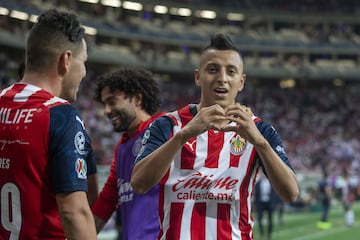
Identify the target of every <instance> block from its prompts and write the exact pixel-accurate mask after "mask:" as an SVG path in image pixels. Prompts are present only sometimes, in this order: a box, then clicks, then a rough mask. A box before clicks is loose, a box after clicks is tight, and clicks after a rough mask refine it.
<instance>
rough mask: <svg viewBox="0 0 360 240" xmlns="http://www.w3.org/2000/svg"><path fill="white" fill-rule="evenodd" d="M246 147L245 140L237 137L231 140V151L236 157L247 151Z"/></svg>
mask: <svg viewBox="0 0 360 240" xmlns="http://www.w3.org/2000/svg"><path fill="white" fill-rule="evenodd" d="M246 145H247V142H246V140H245V138H242V137H240V136H239V135H236V136H235V137H233V138H232V139H231V140H230V151H231V153H232V154H234V155H241V154H242V153H243V152H244V151H245V149H246Z"/></svg>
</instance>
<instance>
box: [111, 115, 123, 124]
mask: <svg viewBox="0 0 360 240" xmlns="http://www.w3.org/2000/svg"><path fill="white" fill-rule="evenodd" d="M120 120H121V118H120V117H119V116H112V117H111V118H110V121H111V123H112V124H113V125H116V124H117V123H119V121H120Z"/></svg>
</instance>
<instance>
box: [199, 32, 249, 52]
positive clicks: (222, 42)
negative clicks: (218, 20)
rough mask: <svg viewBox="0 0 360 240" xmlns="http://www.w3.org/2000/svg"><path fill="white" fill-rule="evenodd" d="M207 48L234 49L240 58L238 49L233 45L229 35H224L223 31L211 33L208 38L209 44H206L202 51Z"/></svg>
mask: <svg viewBox="0 0 360 240" xmlns="http://www.w3.org/2000/svg"><path fill="white" fill-rule="evenodd" d="M209 49H216V50H234V51H236V52H238V53H239V55H240V57H241V58H242V56H241V52H240V50H239V49H238V48H237V47H236V46H235V45H234V43H233V42H232V40H231V38H230V36H228V35H225V34H223V33H218V34H215V35H212V36H211V38H210V44H209V45H208V46H206V47H205V48H204V49H203V51H202V52H205V51H207V50H209Z"/></svg>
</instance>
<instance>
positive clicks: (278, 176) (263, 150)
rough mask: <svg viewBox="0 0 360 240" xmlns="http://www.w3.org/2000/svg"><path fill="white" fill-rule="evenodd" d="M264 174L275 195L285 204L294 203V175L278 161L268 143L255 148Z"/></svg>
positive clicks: (297, 192) (296, 186) (297, 191)
mask: <svg viewBox="0 0 360 240" xmlns="http://www.w3.org/2000/svg"><path fill="white" fill-rule="evenodd" d="M255 148H256V152H257V153H258V154H259V156H260V158H261V160H262V162H263V164H264V167H265V169H266V173H267V175H268V178H269V180H270V182H271V185H272V186H273V188H274V190H275V191H276V193H277V194H278V195H279V197H280V198H281V199H282V200H284V201H287V202H294V201H296V199H297V198H298V196H299V187H298V184H297V180H296V176H295V173H294V172H293V171H292V170H291V169H290V168H289V167H288V166H287V165H286V164H285V163H284V162H283V161H282V160H281V159H280V157H279V156H278V155H277V154H276V153H275V151H274V150H273V149H272V148H271V146H270V144H269V142H268V141H266V140H265V141H264V142H262V143H261V144H259V145H257V146H255Z"/></svg>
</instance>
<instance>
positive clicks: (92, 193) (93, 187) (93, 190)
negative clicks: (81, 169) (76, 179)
mask: <svg viewBox="0 0 360 240" xmlns="http://www.w3.org/2000/svg"><path fill="white" fill-rule="evenodd" d="M87 180H88V192H87V198H88V201H89V204H90V206H92V205H93V204H94V202H95V200H96V199H97V197H98V195H99V183H98V175H97V173H94V174H91V175H89V176H88V178H87Z"/></svg>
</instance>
